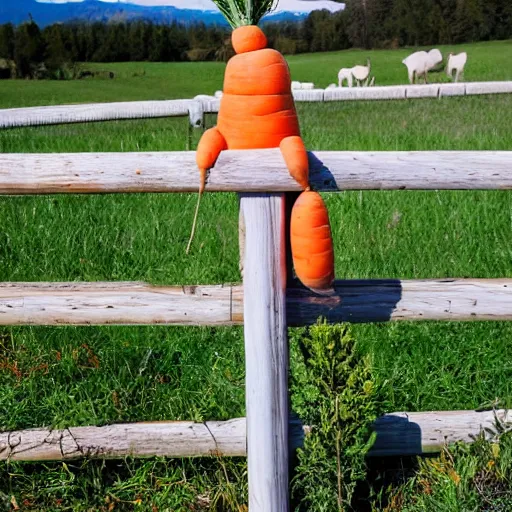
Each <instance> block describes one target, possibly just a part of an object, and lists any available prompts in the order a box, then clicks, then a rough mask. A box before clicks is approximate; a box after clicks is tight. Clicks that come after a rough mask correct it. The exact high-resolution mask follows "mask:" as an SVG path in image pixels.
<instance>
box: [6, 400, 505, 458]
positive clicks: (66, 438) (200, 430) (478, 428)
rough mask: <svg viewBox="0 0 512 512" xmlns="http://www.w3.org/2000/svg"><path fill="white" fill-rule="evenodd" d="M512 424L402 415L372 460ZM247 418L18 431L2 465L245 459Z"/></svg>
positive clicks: (295, 426) (296, 442)
mask: <svg viewBox="0 0 512 512" xmlns="http://www.w3.org/2000/svg"><path fill="white" fill-rule="evenodd" d="M497 421H498V422H500V423H502V424H503V423H510V422H512V413H511V412H509V411H504V410H498V411H483V412H477V411H435V412H416V413H405V412H397V413H392V414H386V415H384V416H382V417H380V418H379V419H378V420H377V421H376V422H375V424H374V431H375V433H376V435H377V437H376V442H375V444H374V445H373V447H372V449H371V450H370V452H369V453H368V456H369V457H387V456H411V455H422V454H427V453H435V452H439V451H440V450H442V449H443V447H445V446H447V445H450V444H453V443H456V442H465V443H471V442H473V441H474V438H475V437H476V436H478V435H479V434H480V433H483V435H484V436H485V437H487V438H491V437H492V436H491V435H490V434H489V429H491V430H492V429H494V428H495V425H496V422H497ZM289 425H290V429H289V431H290V438H289V447H290V449H292V450H294V449H296V448H299V447H301V446H302V445H303V441H304V437H305V436H307V435H308V433H309V431H310V427H303V426H302V425H301V423H300V422H299V421H297V420H291V421H290V422H289ZM246 440H247V432H246V420H245V418H236V419H232V420H228V421H207V422H204V423H197V422H192V421H158V422H145V423H128V424H115V425H106V426H102V427H70V428H67V429H63V430H53V429H50V428H40V429H29V430H18V431H14V432H2V433H0V460H11V461H42V460H44V461H50V460H53V461H56V460H69V459H80V458H84V457H87V458H90V459H98V458H101V459H109V458H110V459H114V458H124V457H179V458H182V457H212V456H213V457H245V456H246V455H247V443H246Z"/></svg>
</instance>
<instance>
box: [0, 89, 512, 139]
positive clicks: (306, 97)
mask: <svg viewBox="0 0 512 512" xmlns="http://www.w3.org/2000/svg"><path fill="white" fill-rule="evenodd" d="M511 93H512V81H511V82H467V83H447V84H428V85H391V86H378V87H351V88H349V87H343V88H339V87H338V88H328V89H325V90H324V89H293V90H292V94H293V97H294V99H295V101H297V102H313V103H318V102H332V101H357V100H361V101H372V100H405V99H418V98H444V97H451V96H474V95H483V94H511ZM219 108H220V98H218V97H215V96H207V95H199V96H196V97H195V98H194V99H188V100H187V99H184V100H165V101H132V102H119V103H92V104H84V105H57V106H46V107H26V108H12V109H3V110H0V129H1V128H16V127H22V126H41V125H54V124H68V123H87V122H98V121H119V120H128V119H152V118H165V117H187V116H188V117H189V121H190V126H191V127H193V128H202V127H203V126H204V115H205V114H214V113H218V111H219Z"/></svg>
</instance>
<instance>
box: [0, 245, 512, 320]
mask: <svg viewBox="0 0 512 512" xmlns="http://www.w3.org/2000/svg"><path fill="white" fill-rule="evenodd" d="M246 251H247V247H246ZM335 289H336V292H337V293H336V295H334V296H333V297H320V296H317V295H313V294H312V293H311V292H309V291H307V290H305V289H299V288H289V289H288V290H287V293H286V295H287V298H286V302H287V305H286V310H287V323H288V325H290V326H303V325H311V324H313V323H315V322H316V321H317V319H318V318H319V317H324V318H326V319H327V320H328V321H329V322H332V323H336V322H354V323H357V322H388V321H403V320H405V321H420V320H439V321H443V320H444V321H473V320H475V321H481V320H496V321H498V320H512V279H451V280H450V279H441V280H419V281H414V280H412V281H400V280H394V279H388V280H386V279H381V280H367V281H337V282H336V283H335ZM243 296H244V292H243V288H242V286H230V285H226V286H175V287H172V286H151V285H147V284H144V283H101V282H99V283H0V325H154V324H164V325H211V326H219V325H240V324H243V322H244V298H243Z"/></svg>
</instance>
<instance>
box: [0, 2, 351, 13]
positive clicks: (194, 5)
mask: <svg viewBox="0 0 512 512" xmlns="http://www.w3.org/2000/svg"><path fill="white" fill-rule="evenodd" d="M0 1H2V0H0ZM37 1H39V2H44V3H52V4H64V3H68V2H82V1H84V0H37ZM101 1H103V2H110V3H130V4H137V5H146V6H155V5H158V6H165V5H167V6H172V7H177V8H179V9H193V10H196V9H198V10H202V11H217V10H218V9H217V7H216V6H215V4H214V3H213V2H212V1H211V0H129V1H128V0H101ZM318 9H327V10H329V11H331V12H336V11H340V10H342V9H343V4H339V3H336V2H332V1H330V0H279V3H278V5H277V8H276V9H275V12H283V11H284V12H311V11H315V10H318Z"/></svg>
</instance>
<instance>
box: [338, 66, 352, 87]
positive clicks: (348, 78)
mask: <svg viewBox="0 0 512 512" xmlns="http://www.w3.org/2000/svg"><path fill="white" fill-rule="evenodd" d="M343 82H347V87H352V85H353V77H352V68H341V69H340V72H339V73H338V87H343Z"/></svg>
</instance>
